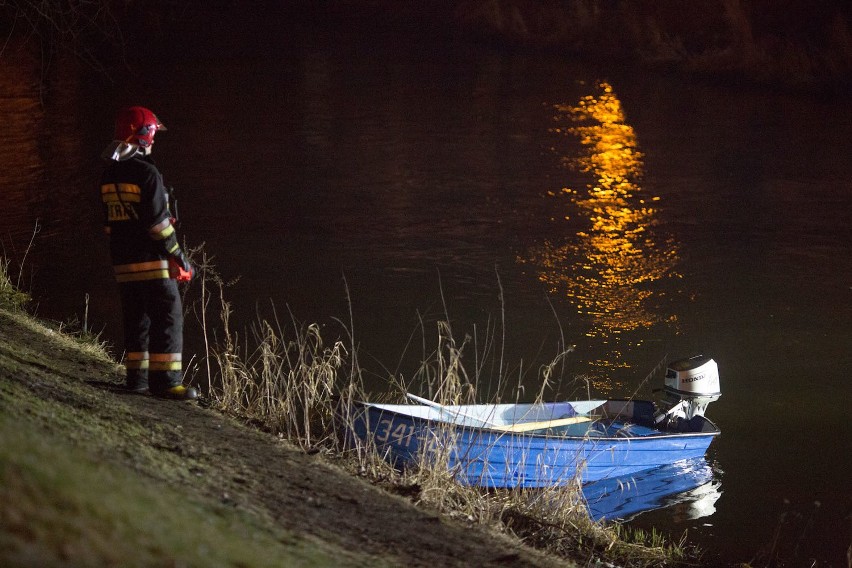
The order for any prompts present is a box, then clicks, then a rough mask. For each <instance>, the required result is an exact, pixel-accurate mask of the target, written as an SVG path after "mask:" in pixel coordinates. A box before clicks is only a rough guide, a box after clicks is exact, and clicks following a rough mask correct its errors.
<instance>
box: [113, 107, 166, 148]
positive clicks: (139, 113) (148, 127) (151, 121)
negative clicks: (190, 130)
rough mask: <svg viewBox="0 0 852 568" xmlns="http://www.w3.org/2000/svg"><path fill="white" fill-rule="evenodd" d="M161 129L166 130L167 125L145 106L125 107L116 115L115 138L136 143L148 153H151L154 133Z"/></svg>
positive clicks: (127, 142) (128, 142)
mask: <svg viewBox="0 0 852 568" xmlns="http://www.w3.org/2000/svg"><path fill="white" fill-rule="evenodd" d="M159 130H166V127H165V126H164V125H163V123H162V122H160V119H158V118H157V115H155V114H154V113H153V112H151V111H150V110H148V109H147V108H145V107H141V106H132V107H128V108H124V109H121V110H120V111H118V114H117V115H116V117H115V140H116V141H121V142H124V143H126V144H134V145H136V146H138V147H139V149H140V150H141V152H142V153H143V154H146V155H147V154H150V153H151V146H153V144H154V135H155V134H156V133H157V132H158V131H159Z"/></svg>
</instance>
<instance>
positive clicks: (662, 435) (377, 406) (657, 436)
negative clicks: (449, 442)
mask: <svg viewBox="0 0 852 568" xmlns="http://www.w3.org/2000/svg"><path fill="white" fill-rule="evenodd" d="M357 404H360V405H363V406H365V407H368V408H372V409H374V410H377V411H379V412H384V413H390V414H394V415H396V416H402V417H405V418H407V419H409V420H412V421H419V422H425V423H427V424H431V425H446V426H450V427H453V428H455V429H458V430H467V431H483V432H489V433H493V434H495V435H496V436H497V437H499V438H502V437H505V436H512V437H516V438H545V439H550V440H557V441H558V440H572V441H581V442H588V441H594V442H599V441H613V442H621V443H625V442H628V443H629V442H634V441H636V442H638V441H640V440H655V441H659V440H661V439H672V438H700V437H706V436H719V435H721V433H722V431H721V429H720V428H719V426H718V425H716V423H715V422H713V421H712V420H710V419H709V418H707V417H705V416H702V417H701V418H703V419H704V421H706V422H707V423H708V424H709V425H710V426H711V427H712V430H710V431H707V432H664V431H661V430H658V431H656V432H655V433H653V434H648V435H646V436H588V435H583V436H578V435H570V434H552V433H551V434H548V433H545V430H546V429H542V430H540V431H539V430H531V431H528V432H511V431H504V430H499V429H496V428H489V427H487V426H473V425H468V424H453V423H452V422H448V421H446V420H440V419H436V418H427V417H423V416H414V415H411V414H406V413H404V412H397V411H395V410H391V409H388V408H383V407H387V406H400V407H404V406H412V407H417V406H419V405H413V404H412V405H406V404H399V405H392V404H382V403H373V402H366V401H357ZM578 416H579V415H578ZM599 419H607V420H609V419H610V418H607V417H603V416H602V417H600V418H599ZM613 419H614V418H613ZM593 421H594V419H593ZM519 424H522V422H520V423H519ZM637 425H639V426H642V425H641V424H637ZM652 429H653V428H652ZM536 432H542V433H536Z"/></svg>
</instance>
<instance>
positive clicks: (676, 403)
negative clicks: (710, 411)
mask: <svg viewBox="0 0 852 568" xmlns="http://www.w3.org/2000/svg"><path fill="white" fill-rule="evenodd" d="M663 392H664V399H663V401H662V403H661V406H662V408H661V410H660V411H659V412H658V413H657V414H656V416H655V417H654V422H656V423H657V424H658V425H660V426H664V425H666V424H668V425H669V427H673V428H674V429H676V430H681V429H682V427H679V424H680V423H681V421H687V422H688V421H690V420H692V418H694V417H695V416H704V411H705V410H707V405H708V404H710V403H711V402H713V401H714V400H717V399H718V398H719V397H720V396H722V392H721V391H720V390H719V366H718V365H716V361H714V360H713V359H711V358H710V357H705V356H704V355H697V356H695V357H690V358H688V359H680V360H677V361H673V362H671V363H669V366H668V368H667V369H666V378H665V388H663Z"/></svg>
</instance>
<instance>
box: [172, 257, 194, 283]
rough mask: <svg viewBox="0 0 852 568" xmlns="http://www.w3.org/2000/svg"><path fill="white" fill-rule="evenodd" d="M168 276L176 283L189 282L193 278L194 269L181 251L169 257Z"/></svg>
mask: <svg viewBox="0 0 852 568" xmlns="http://www.w3.org/2000/svg"><path fill="white" fill-rule="evenodd" d="M169 274H170V275H171V277H172V278H174V279H175V280H177V281H178V282H189V281H190V280H192V278H193V277H194V276H195V269H194V268H193V267H192V264H190V263H189V259H188V258H186V255H185V254H184V253H183V251H182V250H178V251H177V254H175V255H173V256H171V257H169Z"/></svg>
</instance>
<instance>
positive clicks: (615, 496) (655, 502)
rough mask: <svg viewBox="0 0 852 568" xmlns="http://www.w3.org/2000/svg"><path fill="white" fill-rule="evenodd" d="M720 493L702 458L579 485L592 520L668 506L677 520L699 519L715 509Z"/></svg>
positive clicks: (629, 515) (625, 517) (630, 515)
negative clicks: (674, 510)
mask: <svg viewBox="0 0 852 568" xmlns="http://www.w3.org/2000/svg"><path fill="white" fill-rule="evenodd" d="M721 495H722V491H721V483H720V481H719V480H718V479H717V478H716V477H715V476H714V472H713V468H712V467H711V466H710V464H709V463H708V462H707V460H706V459H705V458H703V457H699V458H692V459H688V460H683V461H679V462H676V463H673V464H669V465H664V466H661V467H658V468H654V469H649V470H645V471H640V472H638V473H636V474H634V475H631V476H628V477H613V478H608V479H602V480H601V481H596V482H593V483H587V484H585V485H584V486H583V496H584V497H585V499H586V504H587V507H588V509H589V515H590V516H591V517H592V518H593V519H595V520H602V519H607V520H621V521H627V520H630V519H632V518H633V517H635V516H636V515H638V514H640V513H644V512H646V511H652V510H654V509H662V508H668V507H673V508H674V507H677V509H678V510H677V511H676V514H677V516H678V517H679V518H681V520H691V519H700V518H702V517H708V516H710V515H712V514H713V513H715V512H716V501H717V500H718V499H719V497H720V496H721Z"/></svg>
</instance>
